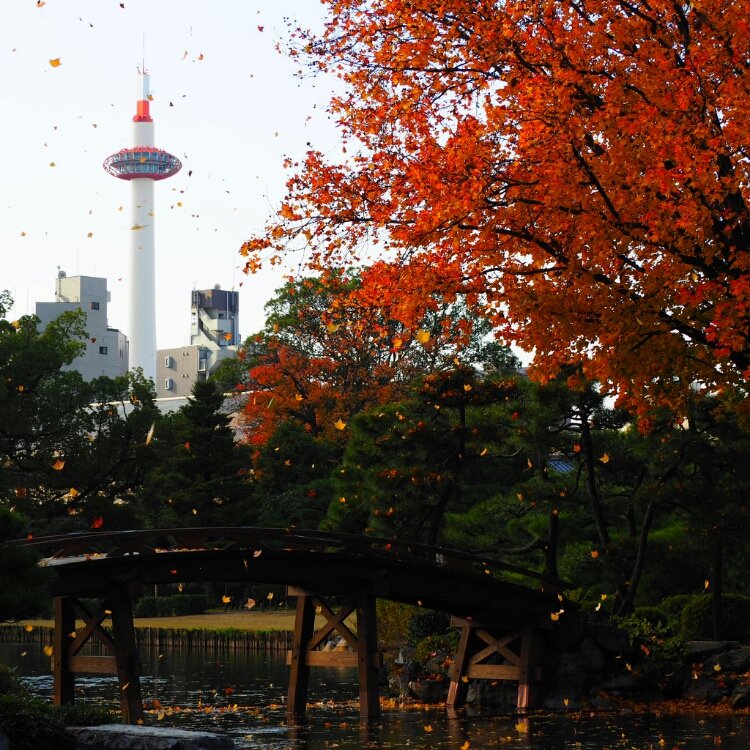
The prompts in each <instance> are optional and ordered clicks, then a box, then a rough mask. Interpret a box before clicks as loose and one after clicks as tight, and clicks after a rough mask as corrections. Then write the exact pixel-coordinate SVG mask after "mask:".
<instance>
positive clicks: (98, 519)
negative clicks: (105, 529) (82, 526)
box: [91, 516, 104, 529]
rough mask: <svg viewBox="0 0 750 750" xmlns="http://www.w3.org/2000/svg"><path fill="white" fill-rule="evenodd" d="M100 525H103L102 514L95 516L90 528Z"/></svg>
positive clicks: (99, 527) (99, 526)
mask: <svg viewBox="0 0 750 750" xmlns="http://www.w3.org/2000/svg"><path fill="white" fill-rule="evenodd" d="M102 526H104V517H103V516H97V517H96V518H95V519H94V520H93V521H92V522H91V528H92V529H101V527H102Z"/></svg>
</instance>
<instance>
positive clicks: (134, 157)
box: [104, 69, 182, 380]
mask: <svg viewBox="0 0 750 750" xmlns="http://www.w3.org/2000/svg"><path fill="white" fill-rule="evenodd" d="M137 83H138V87H137V92H136V113H135V115H134V116H133V145H132V146H131V147H130V148H124V149H122V150H121V151H118V152H117V153H116V154H112V156H109V157H107V159H105V161H104V169H105V170H106V171H107V172H109V174H111V175H113V176H114V177H118V178H120V179H121V180H129V181H130V182H131V184H132V194H131V201H132V203H131V210H130V218H131V225H130V233H131V236H130V273H129V280H128V281H129V283H128V288H129V301H128V306H129V316H128V325H129V328H128V331H127V334H128V337H129V339H130V369H133V368H135V367H140V368H141V369H142V370H143V374H144V375H145V376H146V377H147V378H151V379H152V380H153V379H154V378H155V377H156V278H155V275H156V272H155V256H154V253H155V247H154V181H155V180H163V179H165V178H166V177H171V176H172V175H173V174H176V173H177V172H179V171H180V168H181V167H182V164H181V163H180V160H179V159H178V158H177V157H176V156H172V154H169V153H167V152H166V151H162V150H161V149H158V148H155V147H154V121H153V120H152V119H151V114H150V112H149V104H150V102H151V93H150V88H149V75H148V73H147V72H146V71H145V69H139V71H138V79H137Z"/></svg>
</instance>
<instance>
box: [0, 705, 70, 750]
mask: <svg viewBox="0 0 750 750" xmlns="http://www.w3.org/2000/svg"><path fill="white" fill-rule="evenodd" d="M0 730H2V732H3V733H4V734H5V736H6V737H7V738H8V742H9V744H10V747H11V748H13V750H40V748H55V750H74V748H75V741H74V739H73V736H72V735H71V734H68V732H67V731H66V729H65V723H64V721H63V718H62V716H61V715H60V713H59V712H58V711H56V710H55V708H54V706H51V705H50V704H49V703H47V702H45V701H41V700H37V699H35V698H28V697H24V696H20V695H0Z"/></svg>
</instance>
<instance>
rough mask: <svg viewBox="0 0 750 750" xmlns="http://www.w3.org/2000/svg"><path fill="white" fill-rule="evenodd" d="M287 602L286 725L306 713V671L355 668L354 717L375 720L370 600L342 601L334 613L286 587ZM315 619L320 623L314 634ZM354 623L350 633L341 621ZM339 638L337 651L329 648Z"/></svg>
mask: <svg viewBox="0 0 750 750" xmlns="http://www.w3.org/2000/svg"><path fill="white" fill-rule="evenodd" d="M288 595H289V596H296V597H297V614H296V618H295V624H294V635H293V639H292V650H291V651H290V652H289V653H288V655H287V663H288V665H289V667H290V671H289V692H288V695H287V713H288V715H289V717H290V719H292V720H293V719H295V718H301V717H303V716H304V715H305V711H306V708H307V689H308V684H309V678H310V668H311V667H356V668H357V672H358V676H359V714H360V716H361V717H362V719H365V720H370V719H375V718H377V717H379V716H380V699H379V696H378V670H379V668H380V665H381V658H380V653H379V652H378V638H377V626H376V617H375V597H374V596H370V595H368V594H355V595H353V596H351V597H347V598H346V599H345V601H344V603H343V604H341V605H340V607H339V609H338V611H334V609H333V607H330V606H329V605H328V604H327V603H326V602H325V601H324V600H323V599H322V598H321V597H320V596H318V595H316V594H311V593H309V592H307V591H303V590H301V589H297V588H292V587H289V589H288ZM316 615H319V616H322V617H323V618H324V619H325V624H323V625H322V626H321V627H320V628H318V629H317V630H316V629H315V617H316ZM351 615H355V618H356V632H354V631H352V630H351V629H350V628H349V625H348V624H347V622H346V620H347V618H349V617H350V616H351ZM336 634H338V635H340V636H341V637H342V639H343V640H342V641H341V644H343V646H339V647H333V637H334V636H335V635H336Z"/></svg>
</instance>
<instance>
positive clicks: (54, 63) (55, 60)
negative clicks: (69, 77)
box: [49, 57, 62, 68]
mask: <svg viewBox="0 0 750 750" xmlns="http://www.w3.org/2000/svg"><path fill="white" fill-rule="evenodd" d="M49 64H50V65H51V66H52V67H53V68H59V67H60V66H61V65H62V62H60V58H59V57H53V58H52V59H51V60H50V61H49Z"/></svg>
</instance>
